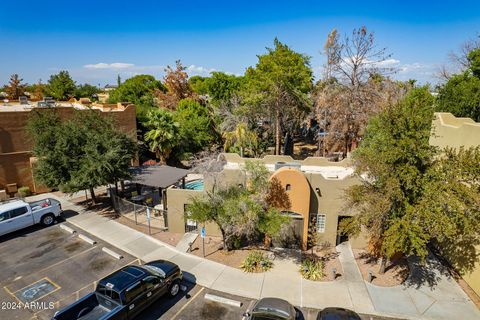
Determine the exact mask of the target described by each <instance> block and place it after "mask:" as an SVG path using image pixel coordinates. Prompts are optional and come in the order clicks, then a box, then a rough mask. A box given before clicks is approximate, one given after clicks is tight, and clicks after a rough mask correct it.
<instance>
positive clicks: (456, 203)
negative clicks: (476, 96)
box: [341, 87, 480, 272]
mask: <svg viewBox="0 0 480 320" xmlns="http://www.w3.org/2000/svg"><path fill="white" fill-rule="evenodd" d="M433 101H434V100H433V97H432V96H431V95H430V93H429V90H428V88H427V87H422V88H416V89H413V90H412V91H411V92H410V93H409V94H408V95H407V96H406V97H405V99H404V100H403V101H402V102H401V103H399V104H397V105H396V106H394V107H392V108H390V109H387V110H386V111H383V112H381V113H380V114H378V115H377V116H375V117H374V118H372V119H371V120H370V122H369V124H368V126H367V129H366V134H365V137H364V140H363V141H362V144H361V145H360V147H359V148H358V149H357V150H355V152H354V154H353V158H354V160H355V161H356V164H357V173H359V174H361V173H365V174H366V175H367V179H363V180H362V183H361V184H360V185H356V186H352V187H350V188H349V189H348V190H347V193H346V195H347V204H346V206H347V207H349V208H352V209H353V210H354V211H356V213H357V214H356V215H355V216H354V217H353V218H352V219H350V220H346V221H345V223H342V225H341V228H342V230H343V231H345V232H347V233H351V234H358V233H359V232H360V229H361V227H364V228H365V229H366V230H367V233H368V237H369V249H370V251H371V253H373V254H374V255H375V256H377V257H382V264H381V268H380V272H384V270H385V266H386V263H387V259H388V258H390V257H392V256H393V255H394V254H396V253H403V254H405V255H407V256H419V257H421V258H425V257H426V255H427V253H428V250H427V245H428V244H429V243H431V242H432V241H435V240H437V241H443V240H444V239H445V238H450V237H453V238H455V237H457V238H458V237H459V236H466V237H471V236H472V235H476V236H478V228H477V227H474V222H473V221H475V219H479V214H480V213H479V206H478V199H479V193H478V176H475V174H477V173H478V169H477V168H476V166H475V165H473V163H475V161H478V159H479V155H478V150H477V154H476V155H475V153H474V152H472V153H470V154H469V156H468V157H463V156H460V158H461V159H462V161H451V160H452V159H454V156H452V154H451V152H450V151H447V152H446V153H445V154H440V153H438V151H437V150H436V149H435V148H434V147H431V146H430V145H429V138H430V132H431V123H432V119H433V108H432V105H433ZM445 159H449V160H448V161H446V160H445ZM477 163H478V162H477Z"/></svg>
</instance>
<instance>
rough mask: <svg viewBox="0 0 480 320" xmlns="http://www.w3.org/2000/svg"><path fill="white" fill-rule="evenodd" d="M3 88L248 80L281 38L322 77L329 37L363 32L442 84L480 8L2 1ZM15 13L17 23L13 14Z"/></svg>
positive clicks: (401, 62)
mask: <svg viewBox="0 0 480 320" xmlns="http://www.w3.org/2000/svg"><path fill="white" fill-rule="evenodd" d="M0 11H2V14H1V15H0V16H1V18H0V39H1V42H2V49H1V50H0V84H2V83H6V82H7V81H8V77H9V75H10V74H12V73H19V74H20V76H21V77H23V78H24V80H25V81H27V82H29V83H33V82H36V81H38V79H40V78H41V79H42V80H43V81H44V82H45V81H46V80H48V77H49V75H50V74H52V73H56V72H58V71H59V70H68V71H70V73H71V75H72V76H73V78H74V79H75V80H76V81H77V82H78V83H84V82H89V83H91V84H101V85H105V84H106V83H114V82H115V81H116V76H117V74H120V75H121V77H122V78H123V79H125V78H127V77H130V76H132V75H135V74H141V73H148V74H153V75H154V76H156V77H157V78H160V77H162V76H163V69H164V67H165V66H166V65H173V64H174V63H175V60H176V59H181V60H182V62H183V64H184V65H186V66H188V67H189V73H190V74H191V75H193V74H200V75H208V73H209V72H210V71H212V70H219V71H226V72H230V73H234V74H242V73H243V72H244V70H245V68H247V67H248V66H251V65H254V64H255V63H256V60H257V58H256V55H257V54H262V53H263V52H265V47H268V46H271V45H272V42H273V39H274V37H278V38H279V39H280V40H281V41H282V42H285V43H287V44H288V45H290V46H291V47H292V48H293V49H294V50H296V51H299V52H301V53H305V54H307V55H309V56H311V57H312V60H311V62H312V68H313V69H314V72H315V74H317V75H319V72H320V68H321V65H322V63H323V59H322V57H321V55H320V53H319V52H320V50H321V48H322V46H323V43H324V41H325V38H326V35H327V33H328V32H329V31H330V30H331V29H333V28H337V30H339V31H340V33H341V34H345V33H350V32H351V31H352V29H353V28H355V27H359V26H362V25H365V26H367V28H368V29H369V30H372V31H374V32H375V35H376V42H377V44H378V45H379V46H382V47H383V46H384V47H387V48H388V51H389V52H390V53H392V54H393V56H392V58H393V59H394V60H392V64H394V65H395V66H396V67H398V68H399V70H400V72H398V73H397V74H396V75H395V77H397V78H398V79H408V78H416V79H419V80H420V81H421V82H427V81H430V82H435V81H436V80H435V78H434V77H433V74H434V72H435V71H436V70H437V68H438V66H439V65H441V64H443V63H446V62H447V55H448V52H449V51H451V50H455V49H457V48H458V46H459V45H460V44H461V43H462V42H463V41H465V40H467V39H469V38H473V37H475V36H476V35H477V34H479V32H480V1H478V0H477V1H450V0H448V1H419V0H417V1H395V0H392V1H363V2H361V1H347V0H344V1H341V2H335V1H328V2H322V1H303V0H296V1H282V0H277V1H258V0H257V1H231V2H228V1H225V0H224V1H208V2H207V1H187V0H184V1H178V2H177V1H174V0H171V1H168V2H164V1H143V0H137V1H122V0H117V1H110V0H108V1H100V0H98V1H91V0H83V1H64V0H59V1H48V0H45V1H28V0H27V1H21V2H17V1H6V0H0ZM5 13H8V14H5Z"/></svg>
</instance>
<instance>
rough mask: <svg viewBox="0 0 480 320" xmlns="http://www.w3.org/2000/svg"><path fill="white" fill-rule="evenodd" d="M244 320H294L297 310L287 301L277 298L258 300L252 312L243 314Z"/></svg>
mask: <svg viewBox="0 0 480 320" xmlns="http://www.w3.org/2000/svg"><path fill="white" fill-rule="evenodd" d="M243 316H244V317H245V318H246V320H294V319H296V318H297V310H295V308H294V306H292V305H291V304H290V303H289V302H288V301H285V300H282V299H278V298H263V299H260V300H258V301H257V302H256V303H255V304H254V305H253V308H252V311H248V310H247V312H245V313H244V314H243Z"/></svg>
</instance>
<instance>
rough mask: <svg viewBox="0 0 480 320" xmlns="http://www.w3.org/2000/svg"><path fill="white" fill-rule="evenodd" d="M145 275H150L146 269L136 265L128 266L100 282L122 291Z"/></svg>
mask: <svg viewBox="0 0 480 320" xmlns="http://www.w3.org/2000/svg"><path fill="white" fill-rule="evenodd" d="M145 275H148V273H147V272H146V271H145V270H143V269H141V268H139V267H136V266H127V267H124V268H122V269H120V270H118V271H116V272H114V273H112V274H111V275H109V276H107V277H105V278H103V279H102V280H100V281H99V282H98V284H99V285H102V286H105V287H107V288H110V289H112V290H114V291H116V292H121V291H123V290H125V289H126V288H128V287H130V286H131V285H132V284H133V283H134V282H135V281H137V280H140V279H142V278H143V277H144V276H145Z"/></svg>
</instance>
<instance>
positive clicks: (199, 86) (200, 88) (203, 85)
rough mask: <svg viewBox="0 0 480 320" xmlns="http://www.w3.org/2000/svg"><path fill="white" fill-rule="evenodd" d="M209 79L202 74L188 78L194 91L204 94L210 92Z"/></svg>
mask: <svg viewBox="0 0 480 320" xmlns="http://www.w3.org/2000/svg"><path fill="white" fill-rule="evenodd" d="M207 81H208V78H205V77H202V76H193V77H190V78H189V79H188V84H189V85H190V87H191V88H192V90H193V92H195V93H196V94H199V95H203V94H207V93H208V87H207Z"/></svg>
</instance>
